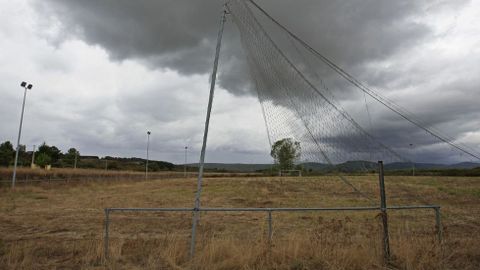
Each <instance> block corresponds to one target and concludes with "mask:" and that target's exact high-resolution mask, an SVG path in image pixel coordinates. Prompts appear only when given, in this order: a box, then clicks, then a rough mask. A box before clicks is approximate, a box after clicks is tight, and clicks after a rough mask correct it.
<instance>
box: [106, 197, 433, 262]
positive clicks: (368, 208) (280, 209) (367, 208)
mask: <svg viewBox="0 0 480 270" xmlns="http://www.w3.org/2000/svg"><path fill="white" fill-rule="evenodd" d="M387 209H388V210H411V209H433V210H434V211H435V228H436V231H437V237H438V240H439V241H440V242H441V241H442V224H441V215H440V206H439V205H401V206H388V207H387ZM104 210H105V234H104V252H105V254H104V256H105V259H107V258H108V247H109V226H110V214H111V213H113V212H192V213H193V212H267V213H268V216H267V221H268V239H269V241H270V242H271V241H272V235H273V232H272V212H308V211H318V212H321V211H376V210H377V211H380V210H381V207H379V206H363V207H362V206H361V207H304V208H289V207H275V208H228V207H227V208H226V207H218V208H211V207H205V208H105V209H104Z"/></svg>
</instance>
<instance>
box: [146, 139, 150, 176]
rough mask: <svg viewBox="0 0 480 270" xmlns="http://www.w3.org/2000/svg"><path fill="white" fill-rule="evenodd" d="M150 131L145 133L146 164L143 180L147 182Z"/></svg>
mask: <svg viewBox="0 0 480 270" xmlns="http://www.w3.org/2000/svg"><path fill="white" fill-rule="evenodd" d="M150 134H151V132H150V131H147V162H146V163H145V180H148V148H149V147H150Z"/></svg>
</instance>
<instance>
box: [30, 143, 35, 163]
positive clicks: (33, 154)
mask: <svg viewBox="0 0 480 270" xmlns="http://www.w3.org/2000/svg"><path fill="white" fill-rule="evenodd" d="M34 166H35V144H34V145H33V151H32V164H31V165H30V167H31V168H32V169H33V167H34Z"/></svg>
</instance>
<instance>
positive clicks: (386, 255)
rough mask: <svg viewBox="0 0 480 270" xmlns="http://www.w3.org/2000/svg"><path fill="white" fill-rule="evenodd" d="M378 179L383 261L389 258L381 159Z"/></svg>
mask: <svg viewBox="0 0 480 270" xmlns="http://www.w3.org/2000/svg"><path fill="white" fill-rule="evenodd" d="M378 180H379V184H380V211H381V217H382V225H383V241H382V243H383V255H384V258H385V261H386V262H388V260H389V259H390V241H389V235H388V217H387V200H386V197H385V181H384V175H383V161H379V162H378Z"/></svg>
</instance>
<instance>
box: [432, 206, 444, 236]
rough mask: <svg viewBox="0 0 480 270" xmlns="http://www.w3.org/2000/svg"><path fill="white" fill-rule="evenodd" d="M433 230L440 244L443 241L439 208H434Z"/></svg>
mask: <svg viewBox="0 0 480 270" xmlns="http://www.w3.org/2000/svg"><path fill="white" fill-rule="evenodd" d="M434 209H435V229H436V230H437V237H438V242H439V243H441V242H442V239H443V228H442V220H441V215H440V207H435V208H434Z"/></svg>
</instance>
